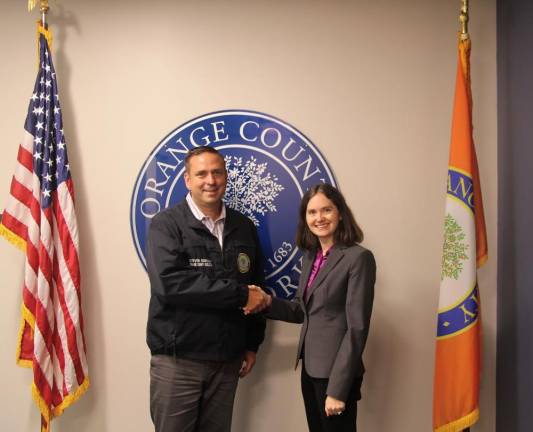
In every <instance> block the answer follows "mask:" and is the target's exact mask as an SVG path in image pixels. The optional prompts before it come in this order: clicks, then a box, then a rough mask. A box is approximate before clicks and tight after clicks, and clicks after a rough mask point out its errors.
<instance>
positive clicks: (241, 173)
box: [130, 110, 335, 298]
mask: <svg viewBox="0 0 533 432" xmlns="http://www.w3.org/2000/svg"><path fill="white" fill-rule="evenodd" d="M199 146H212V147H214V148H216V149H217V150H218V151H219V152H220V153H221V154H222V156H223V157H224V159H225V161H226V167H227V171H228V183H227V188H226V195H225V197H224V202H225V203H226V205H227V206H228V207H230V208H232V209H234V210H237V211H239V212H241V213H242V214H244V215H245V216H247V217H248V218H250V220H251V221H252V222H253V223H254V224H255V226H256V228H257V231H258V233H259V238H260V241H261V248H262V252H263V256H264V269H265V283H266V288H267V289H268V290H269V291H270V292H271V293H272V294H274V295H276V296H278V297H282V298H292V297H293V296H294V293H295V291H296V288H297V285H298V278H299V274H300V272H301V262H302V261H301V257H302V255H301V251H299V250H298V248H297V247H296V245H295V243H294V238H295V234H296V226H297V222H298V207H299V203H300V199H301V197H302V195H303V194H304V193H305V191H306V190H307V189H309V187H311V186H313V185H315V184H317V183H330V184H332V185H335V179H334V176H333V174H332V172H331V169H330V168H329V166H328V165H327V163H326V161H325V160H324V158H323V156H322V155H321V154H320V152H319V151H318V149H317V148H316V146H315V145H314V144H313V143H312V142H311V141H310V140H309V139H308V138H307V137H306V136H305V135H304V134H303V133H301V132H300V131H298V130H297V129H296V128H294V127H293V126H291V125H289V124H288V123H286V122H284V121H282V120H280V119H277V118H275V117H272V116H270V115H267V114H262V113H258V112H254V111H247V110H229V111H218V112H213V113H210V114H206V115H203V116H201V117H197V118H195V119H193V120H190V121H188V122H187V123H185V124H183V125H181V126H178V127H177V128H176V129H174V130H173V131H172V132H171V133H169V134H168V135H167V136H166V137H165V138H164V139H163V140H162V141H161V142H160V143H159V144H158V145H157V146H156V147H155V149H154V150H153V151H152V152H151V153H150V155H149V156H148V158H147V159H146V161H145V163H144V165H143V166H142V168H141V170H140V172H139V175H138V177H137V181H136V182H135V187H134V190H133V196H132V200H131V214H130V219H131V230H132V235H133V241H134V244H135V248H136V250H137V254H138V255H139V258H140V260H141V262H142V264H143V265H144V266H145V268H146V257H145V253H146V235H147V233H148V227H149V225H150V221H151V219H152V218H153V217H154V216H155V215H156V214H157V213H159V212H160V211H161V210H163V209H165V208H167V207H171V206H173V205H175V204H177V203H178V202H179V201H181V200H182V199H183V198H184V197H185V196H186V195H187V192H188V191H187V188H186V187H185V181H184V178H183V174H184V172H185V164H184V159H185V156H186V155H187V152H188V151H189V150H190V149H192V148H194V147H199ZM237 266H238V269H239V271H240V272H242V273H246V272H247V271H248V270H249V268H250V258H249V257H247V256H239V257H238V259H237Z"/></svg>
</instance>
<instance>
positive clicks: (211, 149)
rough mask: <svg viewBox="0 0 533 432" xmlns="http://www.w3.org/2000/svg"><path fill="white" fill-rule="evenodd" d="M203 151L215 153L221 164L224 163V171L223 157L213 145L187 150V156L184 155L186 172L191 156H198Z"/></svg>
mask: <svg viewBox="0 0 533 432" xmlns="http://www.w3.org/2000/svg"><path fill="white" fill-rule="evenodd" d="M203 153H211V154H215V155H217V156H218V157H219V158H220V160H221V162H222V165H224V171H225V170H226V161H225V160H224V157H223V156H222V155H221V154H220V152H219V151H218V150H217V149H216V148H214V147H207V146H202V147H195V148H193V149H191V150H189V152H188V153H187V156H185V170H186V171H187V172H189V168H190V161H191V158H193V157H194V156H200V155H201V154H203Z"/></svg>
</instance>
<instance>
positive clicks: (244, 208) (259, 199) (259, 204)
mask: <svg viewBox="0 0 533 432" xmlns="http://www.w3.org/2000/svg"><path fill="white" fill-rule="evenodd" d="M224 160H225V162H226V168H227V170H228V182H227V186H226V195H225V196H224V202H225V203H226V205H227V206H228V207H230V208H231V209H233V210H236V211H238V212H240V213H242V214H244V215H245V216H248V218H249V219H250V220H251V221H252V222H253V223H254V225H255V226H257V227H258V226H259V225H260V224H259V219H258V218H257V215H258V214H260V215H261V216H264V215H266V214H267V213H268V212H273V213H275V212H276V211H277V208H276V205H275V204H274V200H275V199H276V197H277V196H278V195H279V194H280V192H281V191H282V190H283V189H285V188H284V187H283V186H282V185H281V184H279V183H278V178H277V176H275V175H272V174H271V173H270V172H267V163H266V162H265V163H257V159H256V158H254V157H253V156H251V157H250V158H249V159H248V160H247V161H246V162H243V158H242V157H237V156H226V157H225V158H224Z"/></svg>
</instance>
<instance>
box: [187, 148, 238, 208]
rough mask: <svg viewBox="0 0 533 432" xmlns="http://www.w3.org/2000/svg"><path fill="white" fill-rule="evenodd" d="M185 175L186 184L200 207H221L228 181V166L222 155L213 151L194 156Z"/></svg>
mask: <svg viewBox="0 0 533 432" xmlns="http://www.w3.org/2000/svg"><path fill="white" fill-rule="evenodd" d="M184 177H185V185H186V186H187V189H189V190H190V191H191V196H192V199H193V200H194V202H195V204H196V205H197V206H198V207H199V208H200V209H210V210H214V209H215V210H218V209H219V207H220V203H221V201H222V197H223V196H224V193H225V192H226V181H227V175H226V166H225V164H224V160H223V159H222V158H221V157H220V156H218V155H216V154H213V153H201V154H199V155H197V156H193V157H192V158H191V159H190V160H189V170H188V171H186V172H185V176H184Z"/></svg>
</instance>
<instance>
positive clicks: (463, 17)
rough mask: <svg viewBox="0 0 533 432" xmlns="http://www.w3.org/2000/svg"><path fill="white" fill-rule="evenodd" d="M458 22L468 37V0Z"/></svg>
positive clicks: (463, 36)
mask: <svg viewBox="0 0 533 432" xmlns="http://www.w3.org/2000/svg"><path fill="white" fill-rule="evenodd" d="M459 22H460V23H461V40H462V41H464V40H467V39H469V38H470V36H469V35H468V0H461V13H460V14H459ZM463 432H470V428H469V427H468V428H466V429H463Z"/></svg>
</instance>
